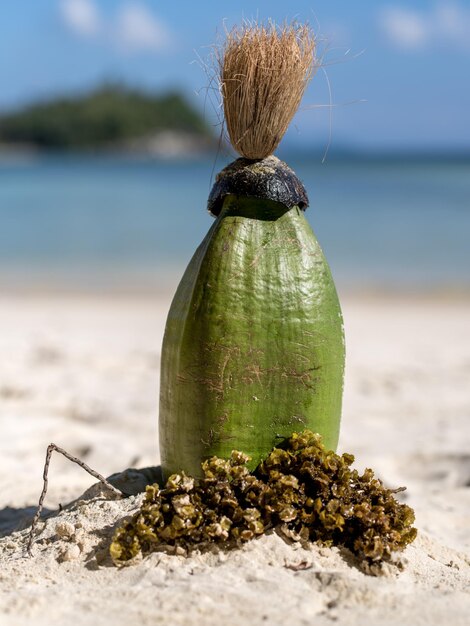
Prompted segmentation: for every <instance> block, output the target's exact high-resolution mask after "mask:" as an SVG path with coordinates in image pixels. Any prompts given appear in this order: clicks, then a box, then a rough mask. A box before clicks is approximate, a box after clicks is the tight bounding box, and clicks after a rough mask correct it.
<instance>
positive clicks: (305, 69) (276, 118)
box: [218, 23, 315, 159]
mask: <svg viewBox="0 0 470 626" xmlns="http://www.w3.org/2000/svg"><path fill="white" fill-rule="evenodd" d="M218 64H219V72H220V90H221V93H222V98H223V105H224V115H225V122H226V126H227V132H228V135H229V138H230V142H231V144H232V146H233V147H234V149H235V150H236V151H237V152H238V153H239V154H240V155H241V156H242V157H245V158H247V159H264V158H266V157H267V156H269V155H270V154H273V152H274V150H275V149H276V148H277V146H278V144H279V142H280V141H281V139H282V137H283V135H284V133H285V132H286V130H287V127H288V126H289V124H290V122H291V120H292V118H293V116H294V114H295V112H296V110H297V108H298V106H299V104H300V101H301V99H302V96H303V94H304V92H305V89H306V87H307V84H308V82H309V80H310V78H311V76H312V73H313V69H314V65H315V38H314V35H313V32H312V30H311V28H310V27H309V26H308V25H305V24H297V23H293V24H287V25H284V26H282V27H278V26H276V25H275V24H274V23H270V24H268V25H267V26H263V25H257V24H254V25H253V24H250V23H247V24H243V25H242V26H241V27H237V28H234V29H233V30H232V31H230V32H229V33H228V34H227V38H226V41H225V44H224V46H223V47H222V49H221V50H220V51H219V53H218Z"/></svg>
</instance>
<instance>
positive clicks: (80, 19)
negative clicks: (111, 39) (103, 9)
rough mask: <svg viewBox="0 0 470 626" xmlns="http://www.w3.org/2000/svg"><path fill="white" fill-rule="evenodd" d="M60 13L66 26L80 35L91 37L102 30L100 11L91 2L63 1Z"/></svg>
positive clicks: (85, 0) (89, 0) (83, 0)
mask: <svg viewBox="0 0 470 626" xmlns="http://www.w3.org/2000/svg"><path fill="white" fill-rule="evenodd" d="M60 11H61V15H62V19H63V20H64V22H65V24H66V25H67V26H68V27H69V28H70V29H71V30H72V31H74V32H75V33H76V34H78V35H83V36H86V37H90V36H94V35H96V34H97V33H98V31H99V30H100V16H99V13H98V9H97V8H96V6H95V5H94V4H93V2H92V1H91V0H62V2H61V3H60Z"/></svg>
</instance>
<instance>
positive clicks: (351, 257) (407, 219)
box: [0, 156, 470, 288]
mask: <svg viewBox="0 0 470 626" xmlns="http://www.w3.org/2000/svg"><path fill="white" fill-rule="evenodd" d="M286 160H287V159H286ZM289 164H290V165H291V166H292V167H293V168H294V169H295V171H296V172H297V174H298V176H299V177H300V178H301V179H302V180H303V182H304V184H305V186H306V187H307V189H308V192H309V197H310V208H309V209H308V210H307V217H308V219H309V221H310V223H311V224H312V226H313V228H314V230H315V232H316V234H317V237H318V238H319V240H320V242H321V244H322V246H323V248H324V251H325V253H326V255H327V258H328V260H329V262H330V265H331V267H332V270H333V273H334V275H335V278H336V280H337V281H338V283H339V284H340V286H342V287H348V286H350V287H352V288H357V287H363V288H370V287H374V288H377V287H379V288H390V287H393V288H400V287H407V288H429V287H437V288H440V287H451V288H468V287H470V246H469V238H470V162H465V161H460V162H459V161H454V162H451V161H445V160H434V161H428V162H421V161H418V160H404V161H402V162H400V161H399V160H398V159H396V160H393V161H391V160H389V161H386V160H380V159H375V160H374V159H369V160H367V159H354V158H350V159H343V160H339V161H338V160H337V161H335V160H330V161H329V162H327V163H325V164H323V165H322V164H321V162H320V159H313V158H312V159H310V160H308V159H303V160H301V161H296V160H295V159H289ZM223 165H224V163H223V162H222V161H220V160H219V162H218V164H217V165H216V167H215V170H214V160H213V159H205V160H201V161H199V162H195V161H191V162H189V161H188V162H159V161H154V160H144V159H131V158H118V157H98V156H91V157H72V156H67V157H42V158H40V159H34V160H30V161H27V160H24V161H21V160H17V161H8V162H7V161H3V162H0V275H1V276H3V277H5V276H8V275H15V273H16V272H22V274H23V276H24V275H26V276H27V275H28V272H29V273H30V274H31V276H36V275H38V274H40V275H41V276H42V282H43V283H45V284H47V281H48V277H51V279H52V277H53V276H57V275H60V276H62V278H63V279H64V280H66V281H69V282H72V281H74V280H82V281H84V282H87V280H88V279H91V278H93V277H95V278H96V276H99V275H103V276H108V277H109V276H112V277H113V281H114V282H116V281H117V282H119V280H120V277H121V278H122V280H124V277H125V280H126V281H127V282H129V281H130V282H131V283H132V281H134V280H135V281H136V283H137V282H139V281H142V280H146V279H148V278H150V279H154V281H157V280H158V277H161V276H163V275H167V276H169V275H170V274H171V275H173V274H174V273H181V271H182V270H183V269H184V267H185V265H186V264H187V262H188V261H189V259H190V257H191V255H192V253H193V252H194V250H195V248H196V246H197V245H198V244H199V243H200V241H201V239H202V238H203V237H204V234H205V233H206V231H207V229H208V228H209V227H210V225H211V222H212V218H211V217H210V216H209V214H208V213H207V212H206V208H205V207H206V200H207V196H208V193H209V191H210V187H211V176H213V171H215V172H217V171H218V170H220V169H221V168H222V167H223ZM103 280H104V281H106V278H104V279H103Z"/></svg>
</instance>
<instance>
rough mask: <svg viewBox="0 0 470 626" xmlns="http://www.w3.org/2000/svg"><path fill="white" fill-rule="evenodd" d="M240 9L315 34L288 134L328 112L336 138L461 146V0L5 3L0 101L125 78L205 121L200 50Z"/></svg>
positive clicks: (317, 128)
mask: <svg viewBox="0 0 470 626" xmlns="http://www.w3.org/2000/svg"><path fill="white" fill-rule="evenodd" d="M242 18H247V19H250V18H258V19H260V20H266V19H268V18H273V19H274V20H276V21H282V20H284V19H285V18H287V19H292V18H297V19H299V20H301V21H304V20H306V21H309V22H310V23H311V24H312V26H313V27H314V29H315V31H316V32H317V34H318V36H319V49H320V50H321V51H322V54H325V56H324V58H323V65H324V67H323V68H322V69H320V70H319V71H318V73H317V74H316V76H315V77H314V79H313V81H312V83H311V85H310V86H309V89H308V91H307V93H306V96H305V98H304V102H303V104H302V109H301V110H300V112H299V113H298V115H297V116H296V118H295V120H294V123H293V125H292V127H291V129H290V130H289V132H288V136H287V138H286V142H287V144H289V143H290V144H299V145H302V146H306V147H308V146H315V147H318V146H321V145H324V144H325V142H326V141H327V138H328V135H329V128H330V113H331V130H332V145H333V147H334V146H351V147H358V148H361V147H364V148H376V149H386V148H391V149H401V148H422V149H428V148H429V149H432V148H443V149H449V148H450V149H452V148H456V149H470V1H468V0H433V1H429V2H428V1H427V0H420V1H413V0H411V1H409V0H408V1H407V0H390V1H381V0H361V2H358V1H355V2H354V1H352V0H317V1H311V2H307V1H303V0H300V1H292V0H291V1H290V2H281V1H280V0H258V1H256V0H255V1H253V0H251V1H246V0H245V1H242V2H238V3H237V2H230V3H224V2H221V1H220V0H218V1H215V0H206V1H203V2H193V1H191V2H188V1H186V0H174V1H173V2H171V1H168V0H166V1H165V2H157V1H151V0H40V1H38V0H21V1H20V2H2V3H1V5H0V108H1V109H8V108H11V107H13V106H16V105H17V104H19V103H24V102H28V101H31V100H34V99H37V98H47V97H50V96H51V95H52V94H55V93H63V92H66V91H71V90H83V89H87V88H89V87H91V86H93V85H96V84H97V83H99V82H100V81H102V80H124V81H126V82H128V83H131V84H134V85H141V86H143V87H146V88H151V89H159V90H163V89H167V88H174V87H176V88H180V89H183V90H184V91H185V92H186V93H187V94H188V97H189V98H190V99H191V100H192V101H193V102H195V103H196V105H197V106H200V107H201V108H202V107H204V105H205V104H206V108H207V111H208V113H207V117H208V120H209V121H213V120H214V119H215V116H214V111H213V106H212V105H211V103H210V100H211V98H207V97H206V95H207V94H208V93H211V92H208V91H207V90H206V89H205V87H206V86H207V84H208V78H207V77H206V75H205V73H204V70H203V68H202V67H201V65H200V63H198V62H197V59H198V57H201V58H202V59H203V60H207V58H208V57H209V55H210V45H211V44H212V43H213V42H214V41H216V38H217V36H218V35H217V34H218V33H219V36H220V35H221V34H222V33H223V29H224V24H226V25H227V26H230V25H233V24H235V23H239V22H240V20H241V19H242ZM195 61H196V62H195ZM328 82H329V84H330V86H331V94H332V102H333V105H334V106H333V108H330V107H329V106H328V105H329V102H330V96H329V90H328Z"/></svg>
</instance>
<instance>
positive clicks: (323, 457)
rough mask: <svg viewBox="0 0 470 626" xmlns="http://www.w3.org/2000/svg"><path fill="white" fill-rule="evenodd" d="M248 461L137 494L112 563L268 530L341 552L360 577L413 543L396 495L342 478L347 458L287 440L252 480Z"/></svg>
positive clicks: (210, 467)
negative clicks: (357, 565)
mask: <svg viewBox="0 0 470 626" xmlns="http://www.w3.org/2000/svg"><path fill="white" fill-rule="evenodd" d="M248 460H249V457H247V456H246V455H244V454H243V453H241V452H237V451H234V452H232V455H231V457H230V459H228V460H226V459H219V458H217V457H213V458H211V459H208V460H207V461H205V462H204V463H203V464H202V469H203V472H204V478H202V479H199V480H196V479H193V478H191V477H189V476H187V475H186V474H184V472H182V473H181V474H174V475H172V476H170V478H169V479H168V481H167V483H166V485H165V488H164V489H160V488H159V486H158V485H157V484H155V485H152V486H150V487H147V493H146V496H145V499H144V501H143V503H142V506H141V509H140V511H138V512H137V513H136V514H135V515H134V516H133V517H132V519H131V520H129V521H127V522H125V523H124V524H123V525H122V526H121V527H120V528H118V530H117V531H116V533H115V535H114V539H113V542H112V544H111V547H110V552H111V556H112V558H113V561H114V562H115V563H116V564H117V565H120V564H123V563H125V562H126V561H129V560H131V559H133V558H134V557H136V556H137V555H139V554H142V555H145V554H148V553H150V552H152V551H154V550H155V549H157V548H159V547H161V546H173V547H175V548H177V549H180V550H181V549H183V550H184V551H185V552H186V551H187V550H189V549H190V548H191V547H193V546H196V545H199V546H200V545H201V544H206V543H219V544H225V545H227V546H235V545H237V544H240V543H242V542H245V541H249V540H250V539H253V538H254V537H256V536H258V535H261V534H263V533H264V532H265V531H266V530H267V529H269V528H273V527H275V528H277V529H278V531H279V532H280V533H282V534H283V535H284V536H285V537H286V538H288V539H290V540H294V541H303V542H307V541H319V542H321V543H322V544H324V545H328V546H332V545H337V546H344V547H346V548H348V549H349V550H350V551H351V552H352V553H353V554H355V555H356V556H357V557H358V559H359V560H360V562H361V563H362V565H363V566H365V569H367V568H369V569H370V566H372V565H374V564H381V563H383V562H386V561H391V560H392V559H393V554H394V553H395V552H398V551H401V550H403V549H404V548H405V547H406V546H407V545H408V544H409V543H411V542H412V541H413V540H414V539H415V537H416V534H417V531H416V529H415V528H414V527H413V526H412V524H413V522H414V512H413V510H412V509H411V508H410V507H409V506H407V505H406V504H401V503H399V502H398V501H397V500H396V498H395V497H394V494H395V493H397V492H398V491H400V490H401V489H395V490H392V489H387V488H386V487H384V485H383V484H382V482H381V481H380V480H379V479H377V478H376V477H375V476H374V473H373V471H372V470H371V469H366V470H365V471H364V473H363V474H359V473H358V471H357V470H355V469H351V465H352V463H353V461H354V457H353V456H352V455H351V454H343V455H341V456H340V455H338V454H335V453H334V452H332V451H329V450H326V449H325V447H324V446H323V444H322V441H321V437H320V435H316V434H313V433H312V432H310V431H308V430H306V431H304V432H301V433H294V434H293V435H292V436H291V437H290V438H289V439H287V440H286V441H285V442H284V444H283V445H282V446H280V447H277V448H274V449H273V450H272V451H271V453H270V454H269V455H268V456H267V458H266V459H265V460H264V461H263V462H262V463H260V465H259V466H258V467H257V468H256V470H254V472H252V473H250V472H249V470H248V469H247V467H246V463H247V461H248Z"/></svg>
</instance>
